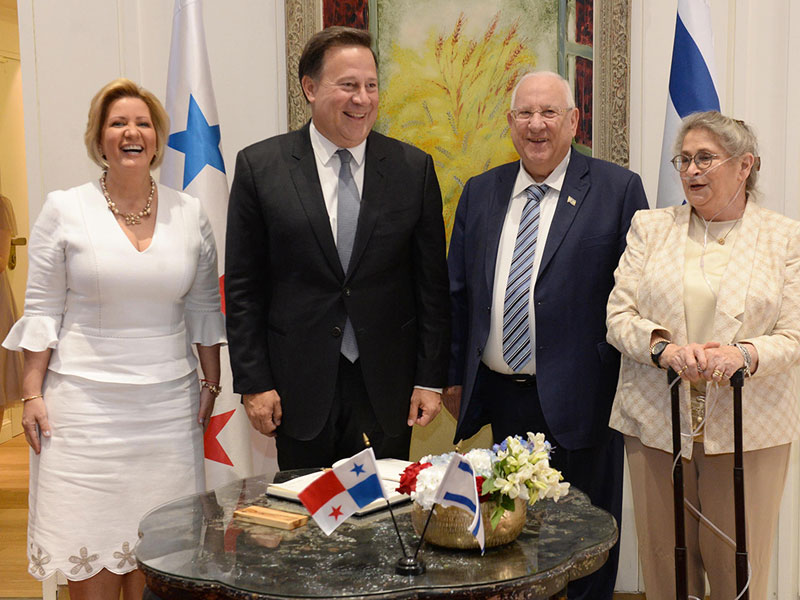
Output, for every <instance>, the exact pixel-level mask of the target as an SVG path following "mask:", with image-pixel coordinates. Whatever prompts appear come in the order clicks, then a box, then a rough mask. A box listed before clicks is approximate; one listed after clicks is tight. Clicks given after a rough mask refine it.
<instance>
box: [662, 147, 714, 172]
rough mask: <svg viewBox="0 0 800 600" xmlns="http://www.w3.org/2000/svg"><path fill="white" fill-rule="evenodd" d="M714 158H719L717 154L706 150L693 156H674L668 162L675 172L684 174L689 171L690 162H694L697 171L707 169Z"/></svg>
mask: <svg viewBox="0 0 800 600" xmlns="http://www.w3.org/2000/svg"><path fill="white" fill-rule="evenodd" d="M715 158H719V154H712V153H711V152H708V151H706V150H701V151H700V152H698V153H697V154H695V155H694V156H689V155H688V154H678V156H674V157H673V158H672V160H671V161H669V162H671V163H672V166H673V167H675V170H676V171H679V172H680V173H685V172H686V171H687V170H688V169H689V165H691V164H692V161H694V164H696V165H697V168H698V169H707V168H708V167H710V166H711V163H712V162H714V159H715Z"/></svg>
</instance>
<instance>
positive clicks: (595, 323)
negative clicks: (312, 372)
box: [444, 72, 647, 600]
mask: <svg viewBox="0 0 800 600" xmlns="http://www.w3.org/2000/svg"><path fill="white" fill-rule="evenodd" d="M578 119H579V114H578V109H577V108H575V102H574V99H573V97H572V92H571V89H570V86H569V83H568V82H567V81H565V80H564V79H563V78H562V77H561V76H559V75H557V74H555V73H549V72H537V73H529V74H528V75H526V76H524V77H523V78H522V79H521V80H520V81H519V83H518V84H517V87H516V88H515V89H514V92H513V94H512V99H511V110H510V111H509V113H508V125H509V129H510V131H511V138H512V140H513V142H514V147H515V148H516V150H517V152H518V153H519V155H520V161H519V162H513V163H510V164H506V165H503V166H500V167H496V168H494V169H492V170H490V171H488V172H486V173H483V174H482V175H479V176H477V177H473V178H472V179H470V180H469V181H468V182H467V184H466V186H465V187H464V191H463V193H462V194H461V199H460V200H459V204H458V209H457V211H456V219H455V225H454V228H453V236H452V241H451V244H450V254H449V257H448V268H449V272H450V295H451V301H452V310H453V331H452V336H453V337H452V348H451V360H450V373H449V382H450V386H451V387H449V388H448V389H447V390H446V394H445V398H444V400H445V405H446V406H447V407H448V409H450V411H451V412H453V414H454V415H458V427H457V430H456V439H457V440H458V439H462V438H466V437H469V436H471V435H473V434H475V433H476V432H477V431H478V430H479V429H480V428H481V427H482V426H483V425H485V424H487V423H489V424H491V426H492V433H493V437H494V439H495V441H500V440H502V439H504V438H505V437H506V436H508V435H514V434H520V435H523V436H524V435H525V433H526V432H528V431H532V432H542V433H544V434H545V436H546V437H547V439H548V440H549V441H550V442H551V443H552V444H553V445H554V446H555V450H554V452H553V454H552V457H551V464H552V465H553V466H554V467H556V468H558V469H560V470H561V471H562V473H563V475H564V478H565V479H566V480H567V481H569V482H570V483H571V484H572V485H574V486H575V487H577V488H579V489H580V490H582V491H584V492H586V493H587V494H588V495H589V497H590V498H591V500H592V503H593V504H595V505H597V506H600V507H602V508H605V509H606V510H608V511H609V512H611V513H612V514H613V515H614V517H615V518H616V519H617V523H619V522H620V515H621V512H622V465H623V459H622V457H623V442H622V437H621V435H620V434H619V433H618V432H615V431H612V430H611V429H609V427H608V418H609V413H610V411H611V404H612V401H613V399H614V391H615V389H616V385H617V377H618V374H619V360H620V359H619V353H618V352H617V351H616V350H615V349H614V348H612V347H611V346H610V345H609V344H608V343H607V342H606V325H605V319H606V301H607V300H608V296H609V293H610V292H611V288H612V287H613V285H614V275H613V273H614V269H615V268H616V266H617V262H618V260H619V257H620V255H621V254H622V251H623V249H624V247H625V236H626V233H627V231H628V226H629V224H630V221H631V217H632V216H633V213H634V212H636V211H637V210H639V209H643V208H647V199H646V198H645V193H644V188H643V187H642V182H641V179H640V178H639V176H638V175H636V174H635V173H632V172H631V171H629V170H627V169H624V168H622V167H619V166H617V165H614V164H611V163H608V162H605V161H602V160H598V159H594V158H589V157H586V156H584V155H583V154H580V153H579V152H577V151H576V150H574V149H572V148H571V145H572V139H573V137H574V136H575V132H576V130H577V127H578ZM618 556H619V553H618V549H617V547H615V548H614V550H612V552H611V554H610V556H609V559H608V561H607V563H606V564H605V565H604V566H603V567H602V568H601V569H600V570H599V571H597V572H596V573H594V574H592V575H590V576H588V577H584V578H582V579H579V580H576V581H575V582H573V583H571V584H570V586H569V598H570V599H574V598H585V599H587V600H604V599H608V600H611V598H612V595H613V590H614V582H615V580H616V573H617V562H618Z"/></svg>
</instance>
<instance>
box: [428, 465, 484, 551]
mask: <svg viewBox="0 0 800 600" xmlns="http://www.w3.org/2000/svg"><path fill="white" fill-rule="evenodd" d="M435 502H437V503H438V504H441V505H442V506H457V507H459V508H461V509H463V510H465V511H467V512H468V513H471V514H472V522H471V523H470V525H469V527H468V529H469V531H470V533H471V534H472V535H473V536H475V539H476V540H478V544H479V545H480V547H481V554H483V552H484V549H485V546H486V541H485V537H484V533H483V519H482V518H481V505H480V497H479V495H478V487H477V483H476V481H475V471H474V470H473V468H472V465H471V464H470V463H469V461H468V460H467V459H466V458H464V457H463V456H460V455H456V456H454V457H453V458H452V460H451V461H450V464H449V465H447V470H446V471H445V472H444V477H442V482H441V483H440V484H439V488H438V489H437V490H436V495H435Z"/></svg>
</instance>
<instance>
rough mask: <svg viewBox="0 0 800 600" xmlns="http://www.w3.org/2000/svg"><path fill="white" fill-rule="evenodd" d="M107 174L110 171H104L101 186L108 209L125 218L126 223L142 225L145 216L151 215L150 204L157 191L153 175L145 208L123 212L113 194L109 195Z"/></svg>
mask: <svg viewBox="0 0 800 600" xmlns="http://www.w3.org/2000/svg"><path fill="white" fill-rule="evenodd" d="M106 175H108V171H103V176H102V177H101V178H100V188H101V189H102V190H103V196H104V197H105V199H106V203H107V204H108V210H110V211H111V212H112V213H114V216H116V217H123V218H124V219H125V225H140V224H141V223H142V219H143V218H144V217H149V216H150V205H151V204H152V203H153V195H154V194H155V193H156V181H155V179H153V177H152V176H151V177H150V195H149V196H148V197H147V204H145V205H144V208H143V209H142V210H140V211H139V212H138V213H132V212H129V213H123V212H120V210H119V209H118V208H117V205H116V204H115V203H114V201H113V200H112V199H111V196H109V195H108V190H107V189H106Z"/></svg>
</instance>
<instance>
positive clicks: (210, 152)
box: [167, 95, 225, 189]
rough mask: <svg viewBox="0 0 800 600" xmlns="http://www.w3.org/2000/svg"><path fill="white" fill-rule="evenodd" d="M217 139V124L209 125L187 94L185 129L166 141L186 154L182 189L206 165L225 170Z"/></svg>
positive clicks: (218, 136) (218, 137) (191, 96)
mask: <svg viewBox="0 0 800 600" xmlns="http://www.w3.org/2000/svg"><path fill="white" fill-rule="evenodd" d="M219 139H220V133H219V125H209V124H208V121H207V120H206V117H205V115H204V114H203V111H202V110H200V107H199V106H198V105H197V101H196V100H195V99H194V96H193V95H189V115H188V117H187V119H186V130H185V131H179V132H177V133H173V134H172V135H170V136H169V141H168V142H167V146H169V147H170V148H174V149H175V150H177V151H178V152H183V153H184V154H185V155H186V158H185V159H184V163H183V189H186V186H188V185H189V184H190V183H191V182H192V180H194V178H195V177H197V174H198V173H200V171H202V170H203V167H205V166H206V165H210V166H212V167H214V168H215V169H218V170H219V171H222V172H223V173H224V172H225V163H224V162H223V161H222V153H221V152H220V150H219Z"/></svg>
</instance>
